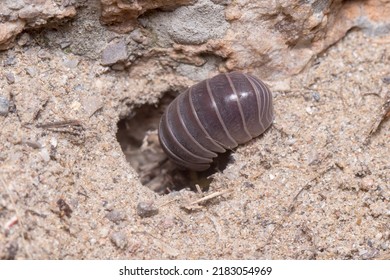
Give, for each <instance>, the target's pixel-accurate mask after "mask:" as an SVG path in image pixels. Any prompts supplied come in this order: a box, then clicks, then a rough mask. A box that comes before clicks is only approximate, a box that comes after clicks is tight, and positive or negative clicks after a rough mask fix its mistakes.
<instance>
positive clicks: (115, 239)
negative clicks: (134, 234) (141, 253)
mask: <svg viewBox="0 0 390 280" xmlns="http://www.w3.org/2000/svg"><path fill="white" fill-rule="evenodd" d="M110 239H111V242H112V243H113V244H114V245H115V246H116V247H118V248H119V249H125V248H126V246H127V236H126V234H124V233H123V232H120V231H119V232H114V233H113V234H112V235H111V237H110Z"/></svg>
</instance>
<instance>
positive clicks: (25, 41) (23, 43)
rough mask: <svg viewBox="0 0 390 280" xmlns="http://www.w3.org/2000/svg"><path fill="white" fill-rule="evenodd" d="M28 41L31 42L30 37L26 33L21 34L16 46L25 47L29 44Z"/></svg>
mask: <svg viewBox="0 0 390 280" xmlns="http://www.w3.org/2000/svg"><path fill="white" fill-rule="evenodd" d="M30 41H31V36H30V35H29V34H28V33H23V34H22V36H20V38H19V40H18V45H19V46H21V47H22V46H26V45H28V44H29V43H30Z"/></svg>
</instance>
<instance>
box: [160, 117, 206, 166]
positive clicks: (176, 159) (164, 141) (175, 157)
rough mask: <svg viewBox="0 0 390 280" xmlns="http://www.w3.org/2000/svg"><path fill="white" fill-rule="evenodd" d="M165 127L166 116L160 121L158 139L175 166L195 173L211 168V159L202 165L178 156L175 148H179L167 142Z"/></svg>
mask: <svg viewBox="0 0 390 280" xmlns="http://www.w3.org/2000/svg"><path fill="white" fill-rule="evenodd" d="M165 127H166V126H165V114H164V115H163V117H162V118H161V120H160V125H159V131H158V138H159V141H160V145H161V147H162V149H163V150H164V152H165V153H166V154H167V156H168V157H169V158H170V159H171V160H172V161H173V162H174V163H175V164H177V165H178V166H180V167H184V168H188V169H191V170H195V171H203V170H206V169H208V168H209V167H210V163H209V162H211V161H212V160H211V159H208V160H207V162H201V163H199V162H191V161H188V160H184V159H182V158H181V157H180V156H179V155H178V154H177V149H176V148H175V147H177V146H175V145H174V144H173V145H172V144H169V143H170V141H169V140H167V139H169V138H167V135H168V134H167V131H166V129H165Z"/></svg>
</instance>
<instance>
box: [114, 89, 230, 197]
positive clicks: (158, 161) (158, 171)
mask: <svg viewBox="0 0 390 280" xmlns="http://www.w3.org/2000/svg"><path fill="white" fill-rule="evenodd" d="M176 95H177V94H175V93H174V92H169V93H166V94H164V97H163V98H161V100H160V102H159V104H158V105H142V106H140V107H138V108H136V109H134V110H133V113H132V114H131V115H130V116H128V117H126V118H124V119H121V120H120V121H119V122H118V132H117V135H116V136H117V140H118V142H119V144H120V145H121V148H122V151H123V153H124V154H125V156H126V160H127V161H128V162H129V163H130V165H131V166H132V167H133V168H134V169H135V170H136V171H137V173H138V175H139V178H140V181H141V183H142V184H143V185H144V186H146V187H148V188H150V189H151V190H153V191H155V192H157V193H159V194H166V193H169V192H171V191H177V190H180V189H183V188H190V189H192V190H196V186H195V185H199V186H200V187H201V189H202V190H205V191H207V190H208V188H209V185H210V183H211V181H212V178H210V176H211V175H212V174H214V173H216V172H218V171H223V170H224V169H225V168H226V166H227V164H228V163H230V162H231V161H232V160H233V158H232V157H231V151H229V152H226V153H224V154H221V155H219V156H218V158H217V159H215V160H214V162H213V164H212V166H211V167H210V168H209V169H208V170H206V171H202V172H194V171H190V170H184V169H181V168H179V167H177V166H176V165H175V164H173V163H172V162H171V161H170V160H169V159H168V157H167V156H166V155H165V153H164V151H163V150H162V148H161V146H160V143H159V141H158V135H157V129H158V124H159V122H160V118H161V116H162V114H163V113H164V110H165V109H166V107H167V106H168V105H169V103H170V102H171V101H172V100H173V99H174V98H175V96H176Z"/></svg>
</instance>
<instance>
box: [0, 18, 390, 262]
mask: <svg viewBox="0 0 390 280" xmlns="http://www.w3.org/2000/svg"><path fill="white" fill-rule="evenodd" d="M77 24H80V23H77V22H76V23H75V25H77ZM84 24H86V23H84ZM89 24H91V23H89ZM47 32H49V31H47ZM50 32H52V33H50ZM50 32H49V33H50V34H45V36H42V34H37V33H31V34H29V35H28V36H29V37H28V38H27V39H26V38H24V39H23V40H25V41H26V40H27V43H25V42H24V41H22V42H20V43H19V44H18V45H17V46H16V47H15V48H13V49H11V50H8V51H6V52H1V53H0V61H2V65H3V67H2V68H1V69H0V76H1V79H0V90H1V96H2V97H3V98H5V99H7V100H8V101H9V102H10V107H9V112H8V114H7V116H0V131H1V134H0V193H1V195H0V226H1V229H0V258H2V259H24V258H28V259H390V249H389V246H390V203H389V199H390V156H389V155H390V146H389V137H390V121H386V120H385V121H383V122H382V123H381V124H380V126H379V129H378V130H377V131H376V133H374V134H372V136H369V135H370V131H371V130H372V128H373V127H376V125H378V124H379V121H380V116H381V114H383V112H384V109H383V104H385V102H386V101H387V100H388V99H389V98H390V91H389V89H390V84H389V81H390V79H389V77H390V70H389V63H390V51H389V50H390V49H389V46H390V38H389V37H367V36H365V35H364V34H363V33H361V32H359V31H354V32H351V33H350V34H349V35H348V36H347V37H346V38H344V39H343V40H342V41H341V42H339V43H337V44H336V45H334V46H333V47H331V48H330V49H329V50H328V51H327V52H326V53H324V54H323V55H322V56H321V57H318V58H317V59H316V61H314V62H313V63H312V64H311V65H310V66H308V67H307V69H306V70H305V71H303V72H302V73H301V74H299V75H298V76H296V77H292V78H291V80H284V81H279V82H277V83H276V82H269V85H270V87H271V89H272V90H273V92H274V96H275V99H274V101H275V103H274V106H275V112H276V120H275V123H274V125H273V127H272V128H271V129H270V130H269V131H267V133H266V134H265V135H264V136H262V137H259V138H257V139H254V140H252V141H251V142H249V143H247V144H246V145H242V146H240V147H239V148H238V149H237V150H236V151H234V152H233V153H232V154H231V158H232V160H231V161H230V163H229V164H228V166H227V167H226V169H224V170H223V172H217V173H215V174H214V175H212V176H213V182H212V184H211V185H210V187H209V189H208V190H207V191H206V192H204V193H197V192H194V191H191V190H188V189H182V190H180V191H174V192H171V193H169V194H168V195H158V194H156V193H155V192H153V191H151V190H149V189H147V188H146V187H145V186H143V185H142V184H141V183H140V178H139V175H138V174H137V173H136V172H135V171H134V169H133V168H132V167H131V165H130V164H129V163H128V162H127V161H126V157H125V155H124V154H123V152H122V150H121V146H120V144H119V143H118V141H117V138H116V134H117V130H118V126H117V123H118V122H119V120H120V119H121V118H124V117H125V116H128V115H129V114H131V113H132V112H134V108H136V107H137V106H139V105H140V104H146V103H148V104H157V103H158V100H159V98H160V97H161V94H162V93H163V92H167V91H169V90H175V91H177V90H180V89H183V88H185V87H186V86H189V85H191V84H192V83H193V82H192V81H190V80H188V79H187V78H184V77H180V76H178V78H177V80H176V84H175V85H172V84H167V83H166V82H165V81H166V80H169V79H168V78H167V77H169V78H171V77H172V75H175V73H173V72H172V71H166V72H162V73H161V75H158V76H157V75H155V74H150V73H153V72H152V71H150V72H148V71H146V70H144V71H143V72H142V71H141V70H140V69H141V68H137V67H135V68H131V69H130V71H112V70H110V69H109V68H106V67H102V66H100V64H99V61H98V60H96V59H95V58H94V57H93V55H91V50H90V49H83V48H82V46H81V45H80V50H79V52H77V54H76V53H75V52H68V51H67V49H66V48H65V49H62V48H61V47H59V46H58V45H56V44H54V43H53V42H54V39H58V38H61V34H63V33H61V32H57V31H50ZM62 32H65V33H67V34H68V36H71V35H69V34H71V33H72V28H68V29H67V28H65V29H64V30H63V31H62ZM49 35H50V36H52V37H50V36H49ZM75 36H76V35H75ZM42 38H54V39H53V41H48V42H45V41H44V40H42ZM75 38H76V37H75ZM94 40H97V39H96V38H95V39H94ZM156 64H158V61H156ZM150 67H157V66H156V65H154V64H152V65H150ZM159 67H160V66H159ZM142 69H148V68H147V67H145V65H143V68H142ZM162 69H163V67H162ZM138 70H140V71H138ZM148 75H149V76H148ZM147 76H148V77H149V82H148V83H144V82H141V81H143V80H141V79H138V78H139V77H143V78H144V77H147ZM150 88H154V89H155V94H151V95H145V92H149V91H150ZM156 110H158V109H156ZM213 195H215V197H212V196H213ZM210 196H211V197H210ZM202 197H206V199H205V200H204V201H203V202H199V203H193V202H194V201H196V200H198V199H200V198H202ZM148 216H149V217H148Z"/></svg>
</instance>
